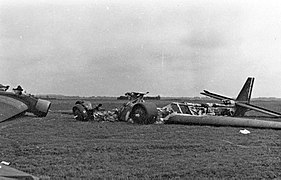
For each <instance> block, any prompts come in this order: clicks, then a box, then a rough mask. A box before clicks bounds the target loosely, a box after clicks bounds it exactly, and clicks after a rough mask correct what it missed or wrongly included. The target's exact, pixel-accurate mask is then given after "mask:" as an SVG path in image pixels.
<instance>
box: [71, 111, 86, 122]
mask: <svg viewBox="0 0 281 180" xmlns="http://www.w3.org/2000/svg"><path fill="white" fill-rule="evenodd" d="M73 115H74V118H75V119H76V120H77V121H86V118H85V117H84V114H83V113H82V112H81V111H80V110H79V109H78V108H75V109H73Z"/></svg>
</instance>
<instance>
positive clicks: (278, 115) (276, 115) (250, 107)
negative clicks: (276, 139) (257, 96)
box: [236, 102, 281, 117]
mask: <svg viewBox="0 0 281 180" xmlns="http://www.w3.org/2000/svg"><path fill="white" fill-rule="evenodd" d="M236 105H237V106H239V107H242V108H243V109H245V108H247V109H249V110H254V111H258V112H261V113H264V114H268V115H271V116H275V117H281V113H278V112H274V111H271V110H268V109H265V108H262V107H259V106H255V105H252V104H248V103H240V102H236ZM239 107H238V108H239Z"/></svg>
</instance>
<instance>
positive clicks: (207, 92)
mask: <svg viewBox="0 0 281 180" xmlns="http://www.w3.org/2000/svg"><path fill="white" fill-rule="evenodd" d="M200 94H202V95H205V96H209V97H211V98H214V99H218V100H221V101H222V100H234V99H232V98H229V97H226V96H222V95H218V94H215V93H211V92H209V91H206V90H204V92H201V93H200Z"/></svg>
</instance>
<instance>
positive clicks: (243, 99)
mask: <svg viewBox="0 0 281 180" xmlns="http://www.w3.org/2000/svg"><path fill="white" fill-rule="evenodd" d="M254 79H255V78H253V77H248V79H247V80H246V82H245V84H244V86H243V88H242V89H241V91H240V93H239V94H238V96H237V98H236V99H233V98H229V97H226V96H222V95H218V94H215V93H211V92H209V91H207V90H204V91H203V92H201V93H200V94H202V95H205V96H208V97H211V98H214V99H217V100H221V101H222V102H223V103H224V105H225V106H228V108H231V109H232V113H231V116H234V117H243V116H244V115H245V113H246V112H247V111H250V110H254V111H258V112H260V113H264V114H267V115H270V116H274V117H281V113H278V112H274V111H272V110H269V109H265V108H263V107H259V106H255V105H252V104H250V100H251V94H252V89H253V85H254Z"/></svg>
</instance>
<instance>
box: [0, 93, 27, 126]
mask: <svg viewBox="0 0 281 180" xmlns="http://www.w3.org/2000/svg"><path fill="white" fill-rule="evenodd" d="M26 110H28V106H27V105H26V104H25V103H23V102H21V101H19V100H16V99H14V98H11V97H7V96H1V95H0V122H2V121H5V120H7V119H9V118H12V117H14V116H16V115H18V114H20V113H23V112H25V111H26Z"/></svg>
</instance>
